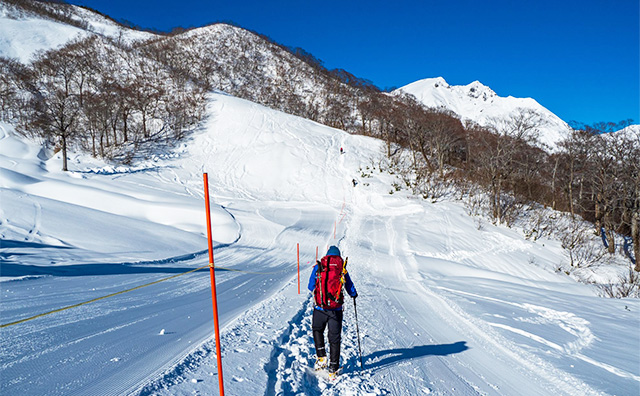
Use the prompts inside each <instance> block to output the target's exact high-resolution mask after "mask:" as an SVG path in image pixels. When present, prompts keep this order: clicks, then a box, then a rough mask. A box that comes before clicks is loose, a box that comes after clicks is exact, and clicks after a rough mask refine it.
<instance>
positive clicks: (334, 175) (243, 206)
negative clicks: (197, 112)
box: [0, 94, 640, 396]
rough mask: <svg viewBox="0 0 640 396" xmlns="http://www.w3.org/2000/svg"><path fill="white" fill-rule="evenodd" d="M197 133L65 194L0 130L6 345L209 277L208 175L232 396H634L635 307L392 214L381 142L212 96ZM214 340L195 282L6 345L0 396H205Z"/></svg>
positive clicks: (73, 183) (425, 210)
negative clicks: (328, 254)
mask: <svg viewBox="0 0 640 396" xmlns="http://www.w3.org/2000/svg"><path fill="white" fill-rule="evenodd" d="M208 115H209V116H208V118H207V121H206V122H205V123H204V125H203V126H202V128H201V130H199V131H198V132H197V133H195V134H194V135H192V136H191V137H190V138H189V139H188V140H187V141H184V142H182V143H181V144H180V145H179V146H178V147H177V148H176V149H175V151H173V152H171V153H166V152H157V153H156V155H155V156H154V157H153V158H151V159H149V160H148V161H145V162H143V163H138V164H136V165H135V167H134V168H133V169H129V168H125V167H117V166H112V165H108V164H105V163H101V162H100V161H97V160H92V159H90V158H88V157H86V156H84V155H79V154H74V155H72V156H71V158H70V159H71V161H70V168H71V171H70V172H67V173H64V172H61V171H59V168H60V161H61V159H60V156H59V154H56V155H54V156H53V157H50V156H49V155H48V154H47V153H45V152H41V150H40V148H39V146H38V145H36V144H34V143H31V142H27V141H25V140H23V139H20V138H17V137H15V133H14V132H13V130H12V127H11V126H10V125H4V124H3V125H0V194H1V195H0V199H1V202H2V205H1V207H0V237H1V238H2V240H1V241H0V243H2V246H1V249H0V260H1V263H2V274H1V275H2V280H3V281H2V282H1V283H0V286H1V289H0V291H1V294H0V296H1V299H0V309H1V312H2V315H1V318H2V319H1V323H2V324H6V323H10V322H13V321H17V320H21V319H24V318H28V317H31V316H33V315H37V314H40V313H44V312H47V311H51V310H54V309H57V308H60V307H65V306H69V305H73V304H77V303H80V302H83V301H87V300H91V299H94V298H97V297H101V296H105V295H108V294H111V293H116V292H118V291H121V290H126V289H130V288H134V287H136V286H139V285H143V284H147V283H149V282H153V281H156V280H160V279H163V278H166V277H168V276H172V275H177V274H180V273H183V272H186V271H189V270H192V269H196V268H199V267H202V266H206V265H207V262H208V258H207V254H206V247H207V241H206V229H205V225H204V199H203V182H202V173H203V172H208V174H209V184H210V190H211V194H212V211H213V224H214V229H213V234H214V239H215V242H214V244H215V246H216V250H215V263H216V266H217V267H218V269H217V271H216V279H217V290H218V307H219V310H220V321H221V337H222V340H221V347H222V357H223V369H224V383H225V390H226V393H227V394H230V395H256V394H264V395H279V394H307V395H383V394H393V395H420V394H437V395H581V396H582V395H632V394H638V391H639V390H640V356H638V353H637V351H638V350H640V334H639V333H638V328H640V315H639V314H638V312H640V303H639V302H638V300H631V299H623V300H615V299H604V298H600V297H597V296H596V294H595V290H594V289H593V287H591V286H588V285H584V284H578V283H575V282H574V281H573V280H571V279H570V278H569V277H567V276H564V275H562V274H557V273H555V272H554V268H555V266H556V264H557V263H559V262H561V261H562V260H566V258H565V256H564V255H563V252H562V250H561V248H560V246H559V244H558V243H557V242H555V241H551V240H538V241H537V242H532V241H528V240H525V239H524V238H523V236H522V232H520V231H518V230H515V229H508V228H503V227H494V226H492V225H490V224H485V225H484V227H482V229H481V230H478V226H477V224H478V222H477V220H476V219H474V218H471V217H469V216H468V215H467V214H466V212H465V210H464V208H463V207H462V205H461V204H460V203H458V202H449V201H445V202H441V203H437V204H430V203H427V202H424V201H422V200H419V199H415V198H413V197H410V196H408V195H406V194H404V193H403V192H396V193H394V194H390V190H391V187H390V185H391V182H392V180H393V179H391V176H389V175H386V174H384V173H380V172H379V171H378V170H377V169H376V170H372V168H373V167H374V164H375V163H376V161H377V158H379V155H380V153H381V152H382V147H381V146H382V143H381V142H379V141H377V140H374V139H371V138H366V137H361V136H353V135H348V134H346V133H344V132H342V131H339V130H336V129H332V128H328V127H325V126H322V125H319V124H317V123H314V122H311V121H308V120H304V119H301V118H298V117H293V116H289V115H286V114H283V113H279V112H276V111H273V110H269V109H266V108H264V107H262V106H259V105H256V104H253V103H250V102H247V101H243V100H240V99H237V98H233V97H230V96H227V95H223V94H212V95H211V96H210V101H209V105H208ZM340 147H342V148H344V151H345V153H344V154H340ZM367 167H368V168H367ZM365 174H371V175H372V176H371V177H364V175H365ZM354 178H355V179H356V180H358V181H359V184H358V185H357V186H356V187H353V184H352V179H354ZM297 243H299V244H300V251H301V259H300V262H301V270H302V279H301V289H302V290H301V294H298V280H297V276H296V267H297V263H296V244H297ZM331 244H336V245H338V246H339V247H340V249H341V250H342V252H343V254H344V255H345V256H348V257H349V266H348V269H349V272H350V273H351V277H352V279H353V280H354V283H355V284H356V287H357V288H358V292H359V295H360V296H359V297H358V299H357V304H358V305H357V309H358V311H357V313H358V329H359V333H360V340H361V347H362V358H363V361H364V368H362V369H361V368H360V367H359V352H358V342H357V338H356V323H355V318H354V310H353V308H354V306H353V303H352V302H351V301H347V303H346V311H345V321H344V328H343V351H342V364H343V367H344V372H345V373H344V375H342V376H341V377H340V378H339V379H338V380H337V381H336V382H335V383H331V384H327V383H325V382H324V381H323V380H321V379H318V378H317V377H316V376H315V375H313V374H311V373H309V371H308V370H307V367H308V366H309V365H311V364H312V363H313V360H314V348H313V343H312V339H311V331H310V316H311V311H312V309H313V306H312V301H311V297H310V293H308V292H307V291H306V288H305V286H306V283H307V280H308V277H309V271H310V268H311V266H312V265H313V262H314V261H315V254H316V247H318V248H319V251H320V255H322V254H323V253H324V252H325V251H326V248H327V246H328V245H331ZM212 329H213V326H212V308H211V293H210V288H209V273H208V271H207V270H206V269H205V270H202V271H197V272H193V273H190V274H187V275H183V276H179V277H175V278H172V279H170V280H166V281H163V282H161V283H157V284H153V285H150V286H147V287H144V288H141V289H137V290H134V291H130V292H127V293H123V294H118V295H115V296H113V297H109V298H105V299H101V300H99V301H95V302H93V303H90V304H86V305H82V306H79V307H76V308H72V309H68V310H65V311H61V312H56V313H53V314H50V315H47V316H43V317H39V318H35V319H33V320H30V321H27V322H24V323H20V324H16V325H12V326H8V327H4V328H2V329H0V331H1V334H2V337H1V339H0V345H1V348H2V353H1V355H0V356H1V357H0V370H1V372H2V381H1V384H0V393H2V394H7V395H9V394H47V395H69V394H79V395H113V394H143V395H150V394H153V395H187V394H188V395H192V394H217V392H218V391H217V389H218V378H217V370H216V357H215V346H214V342H213V334H212Z"/></svg>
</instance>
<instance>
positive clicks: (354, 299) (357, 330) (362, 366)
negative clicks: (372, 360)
mask: <svg viewBox="0 0 640 396" xmlns="http://www.w3.org/2000/svg"><path fill="white" fill-rule="evenodd" d="M353 312H354V313H355V315H356V332H357V334H358V352H359V353H360V370H364V363H362V349H361V348H360V328H359V327H358V309H357V308H356V298H355V297H354V298H353Z"/></svg>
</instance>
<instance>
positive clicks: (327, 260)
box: [314, 256, 345, 309]
mask: <svg viewBox="0 0 640 396" xmlns="http://www.w3.org/2000/svg"><path fill="white" fill-rule="evenodd" d="M344 270H345V262H344V261H342V257H340V256H325V257H323V258H322V260H321V261H320V262H319V263H318V270H317V272H316V288H315V290H314V296H315V300H316V305H317V306H318V307H320V308H322V309H339V308H341V307H342V303H343V302H344V294H343V292H342V285H343V284H344V272H345V271H344Z"/></svg>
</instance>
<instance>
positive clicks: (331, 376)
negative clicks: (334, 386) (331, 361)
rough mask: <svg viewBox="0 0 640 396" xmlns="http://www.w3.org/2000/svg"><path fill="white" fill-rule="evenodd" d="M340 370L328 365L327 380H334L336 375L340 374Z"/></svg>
mask: <svg viewBox="0 0 640 396" xmlns="http://www.w3.org/2000/svg"><path fill="white" fill-rule="evenodd" d="M341 371H342V370H340V368H337V369H336V368H332V367H329V369H328V370H327V372H328V374H329V381H334V380H336V379H337V378H338V376H339V375H340V372H341Z"/></svg>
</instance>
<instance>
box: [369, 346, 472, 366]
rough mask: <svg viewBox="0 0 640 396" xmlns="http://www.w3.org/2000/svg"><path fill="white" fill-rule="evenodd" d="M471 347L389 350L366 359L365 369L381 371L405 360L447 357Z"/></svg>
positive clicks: (419, 347) (423, 347)
mask: <svg viewBox="0 0 640 396" xmlns="http://www.w3.org/2000/svg"><path fill="white" fill-rule="evenodd" d="M467 349H469V347H468V346H467V342H466V341H458V342H455V343H453V344H441V345H421V346H415V347H411V348H397V349H387V350H384V351H377V352H374V353H371V354H369V355H367V356H365V357H364V359H363V360H364V362H365V368H371V369H380V368H383V367H385V366H389V365H391V364H394V363H398V362H401V361H403V360H412V359H417V358H421V357H425V356H447V355H453V354H456V353H460V352H464V351H466V350H467Z"/></svg>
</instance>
